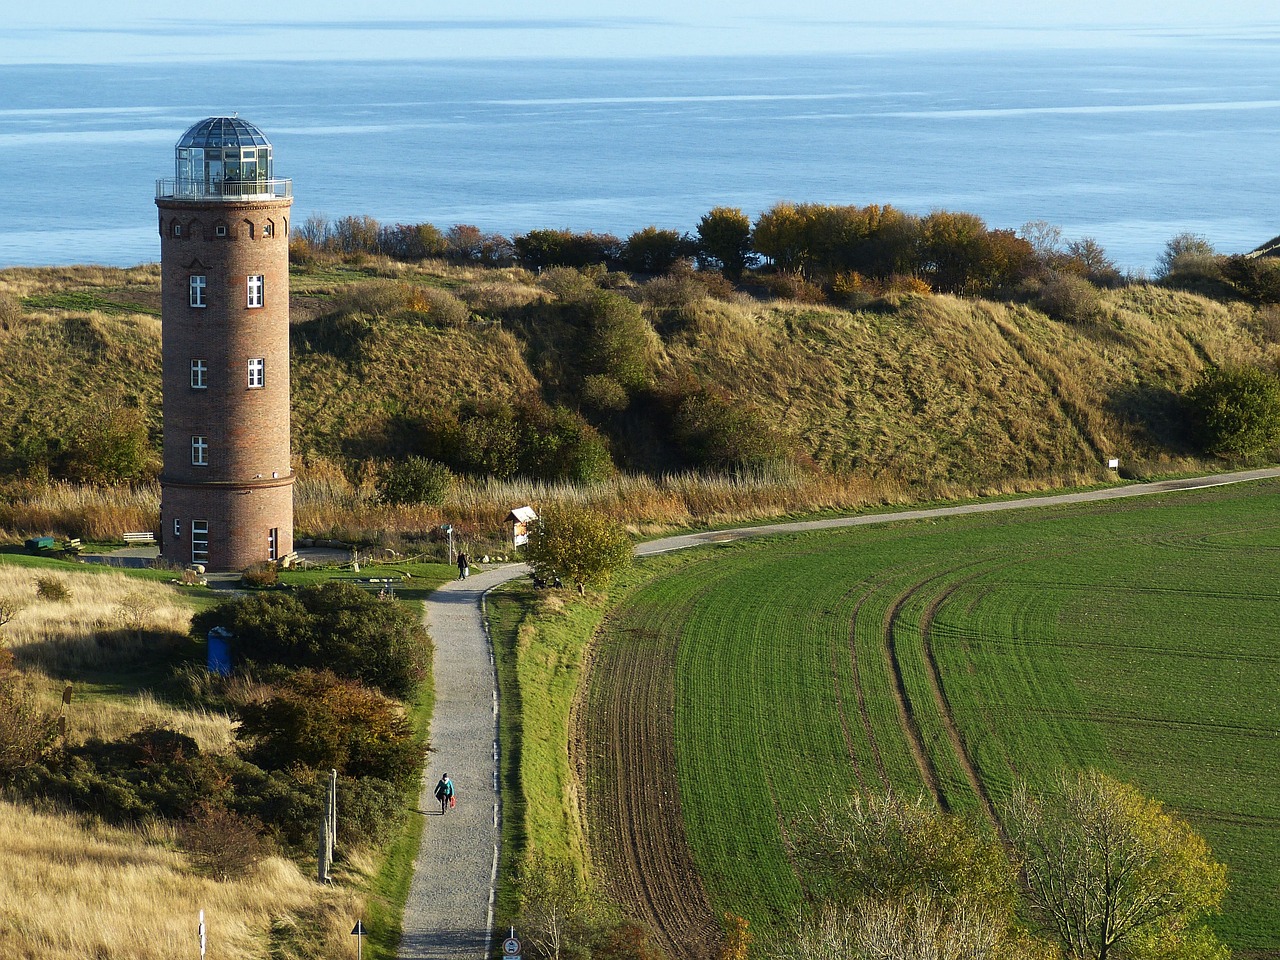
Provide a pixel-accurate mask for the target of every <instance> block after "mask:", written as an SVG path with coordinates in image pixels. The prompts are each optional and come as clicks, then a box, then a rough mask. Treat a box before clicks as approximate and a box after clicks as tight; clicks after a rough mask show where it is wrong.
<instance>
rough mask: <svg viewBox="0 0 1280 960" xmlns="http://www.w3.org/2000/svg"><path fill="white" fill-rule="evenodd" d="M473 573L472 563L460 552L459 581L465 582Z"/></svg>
mask: <svg viewBox="0 0 1280 960" xmlns="http://www.w3.org/2000/svg"><path fill="white" fill-rule="evenodd" d="M470 573H471V561H470V560H468V559H467V555H466V554H465V553H463V552H462V551H461V550H459V551H458V579H459V580H465V579H467V576H468V575H469V574H470Z"/></svg>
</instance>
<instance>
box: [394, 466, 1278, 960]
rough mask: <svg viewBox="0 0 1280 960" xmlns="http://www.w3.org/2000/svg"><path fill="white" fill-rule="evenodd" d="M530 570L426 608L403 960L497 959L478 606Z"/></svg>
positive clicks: (1134, 489) (1166, 488)
mask: <svg viewBox="0 0 1280 960" xmlns="http://www.w3.org/2000/svg"><path fill="white" fill-rule="evenodd" d="M1276 477H1280V469H1267V470H1249V471H1244V472H1240V473H1225V474H1217V475H1215V476H1211V477H1197V478H1194V479H1187V480H1162V481H1160V482H1157V483H1143V484H1130V485H1128V486H1123V487H1107V488H1105V489H1102V490H1089V491H1084V492H1081V493H1066V494H1058V495H1055V496H1047V497H1033V498H1028V499H1019V500H1002V501H997V502H986V503H971V504H963V505H961V506H955V507H936V508H931V509H926V510H906V511H902V512H899V513H888V514H867V515H862V516H857V517H836V518H832V519H829V520H805V521H797V522H794V523H772V524H766V525H762V526H756V527H740V528H737V529H733V530H718V531H713V532H710V533H694V534H685V535H681V536H675V537H664V538H662V539H660V540H650V541H648V542H646V543H642V544H639V545H638V546H637V547H636V555H637V556H650V555H653V554H657V553H666V552H669V551H671V550H683V549H687V548H689V547H697V546H704V545H706V544H711V543H724V542H727V541H730V540H738V539H742V538H744V537H758V536H769V535H773V534H783V533H797V532H800V531H805V530H830V529H836V528H840V527H857V526H868V525H872V524H884V523H894V522H897V521H902V520H925V519H932V518H935V517H948V516H956V515H960V514H969V513H993V512H996V511H1001V510H1019V509H1026V508H1029V507H1048V506H1056V505H1061V504H1070V503H1085V502H1090V501H1098V500H1118V499H1122V498H1126V497H1140V496H1151V495H1154V494H1161V493H1175V492H1178V491H1184V490H1198V489H1202V488H1204V487H1213V486H1221V485H1224V484H1229V483H1243V482H1246V481H1250V480H1263V479H1272V478H1276ZM528 572H529V568H528V567H526V566H524V565H523V564H511V565H508V566H503V567H497V568H494V569H491V570H486V571H485V572H484V573H477V574H474V575H472V576H471V577H470V578H468V579H467V580H455V581H454V582H452V583H448V584H445V585H444V586H443V587H441V588H440V589H439V590H437V591H436V592H435V593H433V594H432V595H431V596H430V598H429V599H428V600H427V603H426V607H427V612H426V620H427V627H428V629H429V630H430V631H431V636H432V638H433V639H434V640H435V651H436V654H435V656H436V659H435V683H436V706H435V714H434V717H433V719H432V721H431V744H432V753H431V755H430V757H429V758H428V762H427V767H426V770H425V771H424V773H423V781H422V796H421V797H420V799H419V801H418V806H419V811H420V812H421V813H423V814H424V815H425V816H426V817H427V827H426V830H425V831H424V833H423V836H422V846H421V847H420V848H419V850H418V857H417V860H416V862H415V863H414V876H413V883H412V885H411V886H410V888H409V899H408V902H407V903H406V905H405V912H404V927H403V931H404V932H403V937H402V939H401V943H400V958H401V960H420V958H421V960H427V958H432V960H434V958H442V960H443V958H449V960H457V958H464V957H473V958H475V960H485V958H487V957H488V956H489V955H490V951H489V947H490V940H489V937H490V933H491V928H492V926H493V916H492V910H493V906H492V905H493V887H494V882H495V879H496V872H497V857H498V837H499V834H498V818H499V815H500V810H499V807H498V792H497V787H498V779H497V750H498V741H497V712H498V694H497V688H496V681H495V676H494V669H493V653H492V649H491V646H490V643H489V636H488V632H487V627H486V625H485V622H484V615H483V607H482V604H483V598H484V593H485V591H487V590H489V589H490V588H492V587H495V586H497V585H498V584H501V583H505V582H506V581H508V580H513V579H515V578H516V577H521V576H525V575H526V574H527V573H528ZM443 773H448V774H450V775H451V776H452V778H453V781H454V783H455V784H456V785H457V790H458V806H457V808H456V809H455V810H452V811H450V812H449V813H448V814H447V815H445V816H440V805H439V803H437V802H436V800H435V797H434V796H432V791H433V790H434V788H435V784H436V781H437V780H439V779H440V776H441V774H443Z"/></svg>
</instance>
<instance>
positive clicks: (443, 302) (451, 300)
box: [411, 287, 471, 327]
mask: <svg viewBox="0 0 1280 960" xmlns="http://www.w3.org/2000/svg"><path fill="white" fill-rule="evenodd" d="M411 306H412V309H413V310H414V311H415V312H416V313H420V314H422V315H424V316H425V317H426V318H427V319H428V320H429V321H430V322H431V323H433V324H435V325H436V326H438V327H461V326H463V325H464V324H466V322H467V321H468V320H470V319H471V309H470V308H469V307H468V306H467V305H466V304H465V303H463V302H462V301H461V300H459V299H458V298H457V297H456V296H455V295H454V294H452V293H450V292H449V291H448V290H441V289H440V288H439V287H418V288H416V289H415V290H414V296H413V300H412V304H411Z"/></svg>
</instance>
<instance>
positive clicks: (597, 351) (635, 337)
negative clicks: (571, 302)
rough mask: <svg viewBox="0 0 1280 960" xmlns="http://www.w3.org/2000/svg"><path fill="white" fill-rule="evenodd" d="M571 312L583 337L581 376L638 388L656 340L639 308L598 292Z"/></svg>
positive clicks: (648, 367) (618, 296) (650, 363)
mask: <svg viewBox="0 0 1280 960" xmlns="http://www.w3.org/2000/svg"><path fill="white" fill-rule="evenodd" d="M574 312H575V314H576V317H575V320H576V321H577V322H578V323H579V324H581V325H582V327H583V328H584V332H585V334H586V336H585V338H584V340H583V343H582V355H581V366H582V372H583V374H584V375H587V376H589V375H591V374H603V375H605V376H608V377H612V378H613V379H614V380H616V381H617V382H618V383H620V384H622V386H624V387H626V388H628V389H635V388H637V387H640V386H642V385H643V384H644V383H645V382H646V381H647V380H648V377H649V372H650V370H651V369H652V367H653V364H654V355H655V352H656V346H657V344H656V339H657V338H656V337H655V336H654V332H653V328H652V327H651V326H650V325H649V322H648V321H647V320H646V319H645V318H644V314H643V313H642V312H641V310H640V307H639V306H638V305H637V304H635V303H632V302H631V301H630V300H628V299H627V298H626V297H624V296H622V295H621V294H618V293H613V292H610V291H604V290H602V291H598V292H596V293H594V294H592V295H591V296H589V297H588V298H586V299H584V300H582V301H580V302H579V303H578V304H576V305H575V311H574Z"/></svg>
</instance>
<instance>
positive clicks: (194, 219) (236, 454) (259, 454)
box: [156, 199, 293, 569]
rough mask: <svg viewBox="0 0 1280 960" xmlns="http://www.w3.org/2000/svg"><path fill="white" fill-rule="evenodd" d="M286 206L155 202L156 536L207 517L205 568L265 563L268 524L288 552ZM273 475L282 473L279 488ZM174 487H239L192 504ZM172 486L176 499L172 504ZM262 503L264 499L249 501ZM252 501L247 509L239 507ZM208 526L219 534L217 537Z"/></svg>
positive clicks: (184, 551)
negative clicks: (257, 300) (201, 444)
mask: <svg viewBox="0 0 1280 960" xmlns="http://www.w3.org/2000/svg"><path fill="white" fill-rule="evenodd" d="M291 202H292V201H291V200H289V199H271V200H253V201H245V200H234V201H228V200H200V201H188V200H172V199H159V200H157V201H156V204H157V206H158V207H159V229H160V261H161V304H162V321H161V330H162V335H161V339H162V356H163V368H164V372H163V396H164V471H163V474H162V476H161V487H162V491H163V492H162V499H163V500H164V503H163V504H162V508H161V515H162V517H163V518H164V519H165V521H166V523H165V525H164V530H163V532H164V533H165V535H166V543H167V539H168V538H169V537H171V536H172V534H173V518H174V517H178V518H179V519H182V520H183V521H184V524H186V523H187V521H189V519H190V518H192V517H196V518H197V519H208V520H209V523H210V527H209V529H210V543H209V547H210V559H209V567H210V569H238V568H240V567H243V566H247V565H248V564H249V563H253V562H256V561H258V560H265V559H267V554H268V546H267V535H266V531H267V530H268V529H270V528H272V527H274V528H277V529H279V530H280V536H281V540H282V544H281V548H280V549H279V550H278V554H277V555H279V556H283V555H284V554H285V553H288V552H290V551H292V549H293V546H292V541H293V508H292V499H291V486H290V485H291V483H292V476H293V474H292V469H291V467H290V462H289V461H290V457H289V207H290V204H291ZM219 227H223V228H225V231H224V232H225V234H226V235H225V236H218V228H219ZM192 275H201V276H204V277H205V278H206V287H205V304H206V306H204V307H193V306H191V304H190V278H191V276H192ZM259 275H260V276H262V277H263V278H264V283H263V305H262V306H261V307H250V306H249V305H248V278H249V277H250V276H259ZM250 358H260V359H262V360H263V361H264V385H263V386H262V387H260V388H250V386H249V366H248V361H249V359H250ZM194 359H201V360H204V361H205V363H206V373H205V378H206V384H207V385H206V387H204V388H203V389H197V388H193V387H192V386H191V361H192V360H194ZM194 436H202V437H205V438H206V440H207V443H208V465H207V466H196V465H193V464H192V462H191V452H192V443H191V439H192V437H194ZM273 480H274V481H277V482H274V483H273ZM280 480H284V481H286V483H285V485H284V486H283V487H282V486H281V485H280V484H279V483H278V481H280ZM179 484H181V485H187V484H218V485H221V484H234V485H236V487H237V490H236V492H235V494H234V496H231V497H228V496H227V495H225V491H223V492H215V491H214V490H212V489H210V490H209V492H208V496H207V500H206V502H205V503H204V505H203V507H201V506H200V505H199V504H197V503H193V502H192V501H191V499H190V496H189V494H188V493H184V494H181V495H179V494H178V487H177V486H176V485H179ZM281 490H284V491H285V492H284V494H282V493H281ZM171 493H172V495H173V499H175V503H174V504H172V509H170V507H171V504H170V503H169V501H170V499H171ZM285 499H287V500H288V504H287V509H286V507H285V505H284V504H283V501H284V500H285ZM177 500H181V501H182V503H181V505H178V503H177V502H176V501H177ZM259 501H260V502H261V504H262V506H257V505H256V504H257V503H258V502H259ZM250 503H252V504H255V505H254V506H251V507H250V506H246V504H250ZM201 509H203V511H204V513H200V512H199V511H200V510H201ZM193 510H195V511H196V512H195V513H193V512H192V511H193ZM215 529H216V530H218V531H220V533H217V534H215V532H214V531H215ZM286 530H287V534H286ZM225 538H231V539H232V540H237V539H239V538H244V541H245V542H244V545H239V544H227V543H225V542H224V541H225ZM284 541H287V542H288V544H289V545H288V547H287V548H285V547H284V546H283V542H284ZM215 545H216V546H215ZM170 552H171V551H170V550H169V549H168V548H167V546H166V548H165V550H164V556H165V558H166V559H172V560H174V561H175V562H182V563H186V562H189V560H190V544H189V543H184V544H182V545H181V547H180V548H178V550H177V553H175V554H174V555H173V556H172V557H171V556H170ZM215 558H216V559H215ZM246 558H247V559H246ZM241 561H243V562H241Z"/></svg>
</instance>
